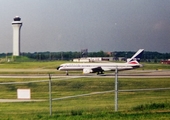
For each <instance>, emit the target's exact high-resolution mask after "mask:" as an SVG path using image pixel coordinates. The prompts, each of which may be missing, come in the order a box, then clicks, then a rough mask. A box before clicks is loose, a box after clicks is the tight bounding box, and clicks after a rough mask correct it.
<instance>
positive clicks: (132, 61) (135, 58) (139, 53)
mask: <svg viewBox="0 0 170 120" xmlns="http://www.w3.org/2000/svg"><path fill="white" fill-rule="evenodd" d="M143 51H144V49H139V50H138V51H137V52H136V53H135V54H134V55H133V56H132V57H131V58H130V59H128V60H127V63H130V64H139V63H138V61H139V60H140V58H141V56H142V54H143Z"/></svg>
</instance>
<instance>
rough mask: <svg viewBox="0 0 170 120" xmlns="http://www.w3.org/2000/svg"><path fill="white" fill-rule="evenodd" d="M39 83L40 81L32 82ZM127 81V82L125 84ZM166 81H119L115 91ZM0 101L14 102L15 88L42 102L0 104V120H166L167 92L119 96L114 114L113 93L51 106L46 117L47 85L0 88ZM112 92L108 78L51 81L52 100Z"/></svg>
mask: <svg viewBox="0 0 170 120" xmlns="http://www.w3.org/2000/svg"><path fill="white" fill-rule="evenodd" d="M30 80H32V79H26V78H25V79H2V78H1V79H0V81H1V82H4V81H5V82H9V81H10V82H14V81H20V82H21V81H30ZM33 80H40V79H33ZM129 81H130V82H129ZM169 82H170V79H169V78H161V79H160V78H159V79H158V78H148V79H142V78H140V79H139V78H138V79H136V78H133V79H132V78H128V79H126V78H122V79H119V89H120V90H125V89H142V88H160V87H169ZM0 86H1V87H0V89H1V91H0V96H1V99H2V98H3V99H9V98H10V99H16V90H17V89H18V88H30V89H31V97H32V99H39V100H47V101H42V102H24V103H0V113H1V114H0V118H1V119H3V120H5V119H6V120H7V119H17V120H18V119H23V118H24V119H25V120H29V119H32V120H34V119H42V120H46V119H51V120H54V119H68V120H73V119H74V120H75V119H77V120H78V119H94V120H102V119H122V120H123V119H129V120H131V119H138V120H144V119H167V120H168V119H169V117H170V114H169V113H170V92H169V90H158V91H141V92H120V93H119V105H118V108H119V109H118V112H116V113H115V112H114V92H110V93H105V94H96V95H89V96H84V97H77V98H69V99H64V100H56V101H53V102H52V112H53V114H52V116H49V102H48V96H49V95H48V82H42V83H26V84H9V85H0ZM109 90H114V80H113V79H112V78H76V79H68V80H57V79H53V80H52V98H53V99H54V98H61V97H65V96H73V95H79V94H88V93H94V92H101V91H109Z"/></svg>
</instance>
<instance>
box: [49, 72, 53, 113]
mask: <svg viewBox="0 0 170 120" xmlns="http://www.w3.org/2000/svg"><path fill="white" fill-rule="evenodd" d="M49 109H50V116H51V115H52V97H51V75H50V74H49Z"/></svg>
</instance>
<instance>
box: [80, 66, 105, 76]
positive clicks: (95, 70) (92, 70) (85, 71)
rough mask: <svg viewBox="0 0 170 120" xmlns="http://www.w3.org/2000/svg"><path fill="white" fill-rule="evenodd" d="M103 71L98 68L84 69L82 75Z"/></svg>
mask: <svg viewBox="0 0 170 120" xmlns="http://www.w3.org/2000/svg"><path fill="white" fill-rule="evenodd" d="M103 71H104V70H103V69H102V68H101V67H100V66H99V67H91V68H84V69H83V73H85V74H86V73H98V72H103Z"/></svg>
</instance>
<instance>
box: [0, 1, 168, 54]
mask: <svg viewBox="0 0 170 120" xmlns="http://www.w3.org/2000/svg"><path fill="white" fill-rule="evenodd" d="M0 15H1V19H0V53H3V52H5V53H6V52H12V44H13V42H12V39H13V30H12V24H11V22H12V21H13V18H14V17H15V16H20V17H21V21H22V22H23V26H22V28H21V52H44V51H50V52H60V51H80V50H81V49H86V48H87V49H88V51H100V50H103V51H137V50H138V49H140V48H144V49H145V50H146V51H157V52H168V53H170V0H1V1H0Z"/></svg>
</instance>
